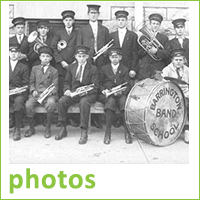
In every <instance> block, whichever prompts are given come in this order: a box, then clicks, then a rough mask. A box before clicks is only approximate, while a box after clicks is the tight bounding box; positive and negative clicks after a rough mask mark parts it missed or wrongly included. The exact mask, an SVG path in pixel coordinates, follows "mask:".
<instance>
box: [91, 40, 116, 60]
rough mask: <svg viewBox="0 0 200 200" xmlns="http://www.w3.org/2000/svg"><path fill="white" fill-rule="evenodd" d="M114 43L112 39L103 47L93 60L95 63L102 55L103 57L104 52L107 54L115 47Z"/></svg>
mask: <svg viewBox="0 0 200 200" xmlns="http://www.w3.org/2000/svg"><path fill="white" fill-rule="evenodd" d="M113 41H114V39H112V40H111V41H110V42H108V43H107V44H106V45H105V46H103V47H102V48H101V49H99V51H97V52H96V54H95V56H94V57H93V60H94V61H95V60H96V59H97V58H98V57H99V56H100V55H102V54H103V53H104V52H106V51H107V50H108V49H109V48H110V47H112V46H113Z"/></svg>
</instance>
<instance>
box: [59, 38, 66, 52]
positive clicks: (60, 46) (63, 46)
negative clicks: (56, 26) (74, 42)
mask: <svg viewBox="0 0 200 200" xmlns="http://www.w3.org/2000/svg"><path fill="white" fill-rule="evenodd" d="M66 47H67V42H66V41H65V40H60V41H58V44H57V49H58V51H61V50H63V49H65V48H66Z"/></svg>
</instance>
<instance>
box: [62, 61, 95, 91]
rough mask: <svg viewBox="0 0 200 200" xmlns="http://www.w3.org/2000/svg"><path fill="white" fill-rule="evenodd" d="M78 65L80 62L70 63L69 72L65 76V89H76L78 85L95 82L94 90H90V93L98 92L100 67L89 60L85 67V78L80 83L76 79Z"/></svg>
mask: <svg viewBox="0 0 200 200" xmlns="http://www.w3.org/2000/svg"><path fill="white" fill-rule="evenodd" d="M77 67H78V63H77V62H76V63H72V64H71V65H69V68H68V70H67V74H66V76H65V81H64V87H63V91H64V92H65V91H66V90H71V91H75V90H76V89H77V88H78V87H81V86H85V85H90V84H93V83H94V84H95V87H94V89H93V90H92V91H89V92H88V93H89V94H96V93H97V89H98V88H99V76H98V69H97V67H96V66H94V65H92V64H91V63H89V62H87V64H86V65H85V69H84V72H83V80H82V82H81V83H80V82H79V81H77V80H76V70H77Z"/></svg>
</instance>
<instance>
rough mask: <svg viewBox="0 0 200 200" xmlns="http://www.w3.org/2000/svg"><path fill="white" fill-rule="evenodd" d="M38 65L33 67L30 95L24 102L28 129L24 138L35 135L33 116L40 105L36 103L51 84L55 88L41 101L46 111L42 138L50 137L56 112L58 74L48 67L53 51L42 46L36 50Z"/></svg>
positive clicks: (51, 67)
mask: <svg viewBox="0 0 200 200" xmlns="http://www.w3.org/2000/svg"><path fill="white" fill-rule="evenodd" d="M38 53H39V59H40V64H39V65H36V66H34V67H33V69H32V71H31V76H30V82H29V85H30V95H29V99H28V101H27V102H26V115H27V117H28V119H29V126H30V129H29V130H27V131H26V133H25V137H30V136H32V135H33V134H35V126H34V115H35V108H36V107H37V106H38V105H40V104H39V102H38V101H37V100H38V98H39V97H40V95H41V94H42V93H43V92H44V91H45V90H47V88H48V87H49V86H50V85H51V84H53V85H54V86H55V88H54V89H53V90H52V91H51V92H50V93H49V94H48V95H47V97H46V98H45V99H44V100H43V101H42V103H41V104H42V105H43V106H44V107H45V109H46V111H47V123H46V129H45V132H44V137H45V138H49V137H51V121H52V117H53V113H54V111H55V110H56V100H57V85H58V72H57V70H56V69H55V68H54V67H53V66H51V65H50V61H51V59H52V56H53V50H52V49H51V48H50V47H48V46H42V47H40V49H39V50H38Z"/></svg>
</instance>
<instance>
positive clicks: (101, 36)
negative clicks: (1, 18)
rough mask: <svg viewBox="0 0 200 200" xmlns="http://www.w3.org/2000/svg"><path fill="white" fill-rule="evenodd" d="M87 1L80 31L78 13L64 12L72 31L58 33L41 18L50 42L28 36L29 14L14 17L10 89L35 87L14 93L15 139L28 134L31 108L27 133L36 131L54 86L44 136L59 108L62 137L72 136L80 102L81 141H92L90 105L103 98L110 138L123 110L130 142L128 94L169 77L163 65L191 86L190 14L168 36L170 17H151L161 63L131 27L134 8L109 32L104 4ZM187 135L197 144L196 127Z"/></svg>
mask: <svg viewBox="0 0 200 200" xmlns="http://www.w3.org/2000/svg"><path fill="white" fill-rule="evenodd" d="M87 6H88V17H89V23H88V24H87V25H85V26H83V27H81V28H79V29H77V28H76V27H75V26H74V20H75V12H74V11H72V10H65V11H63V12H62V13H61V15H62V21H63V23H64V28H63V29H61V30H59V31H57V32H56V33H55V34H54V35H53V36H52V35H50V34H49V22H48V20H39V21H38V22H37V23H36V26H37V33H38V38H39V39H40V41H41V42H42V43H44V44H45V45H39V44H38V43H37V41H33V42H32V43H29V42H28V37H27V36H26V35H25V34H24V30H25V19H24V18H23V17H18V18H15V19H13V21H12V23H13V25H14V27H15V31H16V34H15V36H13V37H11V38H10V40H9V45H10V46H9V57H10V69H9V70H10V71H9V89H10V90H11V89H15V88H21V87H23V86H27V85H28V86H29V90H26V91H25V92H22V93H18V94H15V95H10V97H9V105H10V106H9V107H10V117H11V119H14V134H13V140H14V141H17V140H20V139H21V132H20V126H21V121H22V116H23V113H26V116H27V117H28V119H29V125H30V129H28V130H27V131H26V133H25V137H30V136H32V135H33V134H35V128H34V125H35V124H34V114H35V109H36V107H37V106H38V105H39V103H38V98H39V97H40V96H41V94H42V93H43V92H44V91H45V90H46V89H47V88H48V87H50V86H51V85H52V83H53V84H54V88H53V90H51V92H50V93H49V94H48V96H47V98H45V99H44V101H43V102H42V105H43V106H44V107H45V109H46V111H47V124H46V128H45V133H44V137H45V138H49V137H51V123H52V116H53V113H54V111H55V110H56V108H58V121H59V122H60V126H61V128H60V131H59V132H58V134H56V136H55V139H56V140H61V139H62V138H64V137H66V136H67V134H68V133H67V128H66V125H67V124H66V120H67V118H68V117H69V116H68V115H67V110H68V108H69V107H70V106H71V105H73V104H76V103H79V107H80V128H81V137H80V140H79V144H85V143H86V142H87V139H88V133H87V131H88V121H89V114H90V107H91V104H92V103H94V102H95V101H100V102H101V103H103V104H104V106H105V107H104V108H105V114H106V115H105V116H106V130H105V136H104V143H105V144H110V142H111V127H112V124H113V120H114V116H115V112H116V110H117V109H118V110H120V112H121V117H122V123H123V126H124V134H125V142H126V143H127V144H131V143H132V138H131V135H130V133H129V131H128V129H127V127H126V124H125V117H124V109H125V101H126V97H127V95H128V93H129V91H130V89H131V87H132V86H133V85H134V84H135V82H136V81H139V80H142V79H146V78H150V77H153V76H154V77H155V78H156V77H158V76H157V75H161V76H160V77H163V75H162V74H161V73H157V72H162V70H163V74H166V73H167V75H168V76H172V77H174V78H177V79H184V81H186V82H187V83H189V69H188V67H189V40H188V39H187V38H186V37H185V36H184V30H185V22H186V20H185V19H182V18H181V19H176V20H174V21H172V23H173V25H174V30H175V32H176V36H175V37H174V39H172V40H168V37H167V36H165V35H164V34H161V33H159V31H158V30H159V28H160V26H161V23H162V21H163V17H162V16H161V15H160V14H158V13H153V14H151V15H150V16H149V22H150V31H151V34H153V37H154V38H156V39H157V40H158V41H159V43H160V44H161V45H162V46H163V47H164V48H162V49H160V48H156V47H152V48H151V49H149V52H150V53H151V54H153V55H156V57H157V58H158V59H157V60H155V59H153V58H152V57H151V56H150V54H149V52H148V53H147V51H145V50H144V49H143V48H142V47H141V46H140V45H139V44H138V41H137V40H138V35H137V34H136V33H135V32H133V31H129V30H128V29H127V24H128V15H129V13H128V12H127V11H125V10H119V11H117V12H115V16H116V23H117V31H115V32H112V33H110V34H109V30H108V29H107V28H106V27H105V26H103V25H101V24H99V23H98V17H99V15H100V12H99V9H100V5H87ZM110 41H112V43H113V46H112V47H111V48H108V50H107V51H106V52H103V53H102V54H101V55H100V56H98V57H97V58H96V57H95V55H96V54H97V53H98V51H99V50H100V49H101V48H102V47H104V46H105V45H107V44H108V43H109V42H110ZM171 61H172V62H171ZM165 67H166V68H165ZM177 68H178V69H179V73H178V72H177V70H176V69H177ZM177 73H178V74H179V75H178V74H177ZM160 77H159V79H160ZM185 77H186V78H185ZM124 83H126V88H125V90H123V91H119V92H115V93H113V94H111V95H109V93H110V91H111V89H112V88H114V87H116V86H119V85H121V84H124ZM88 85H92V90H89V91H86V92H84V93H81V94H80V95H76V96H74V97H72V94H73V92H74V91H75V90H76V89H77V88H79V87H81V86H88ZM186 98H187V99H189V96H187V95H186ZM188 102H189V100H188ZM56 104H57V105H56ZM184 140H185V142H186V143H189V127H187V128H186V130H185V132H184Z"/></svg>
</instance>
